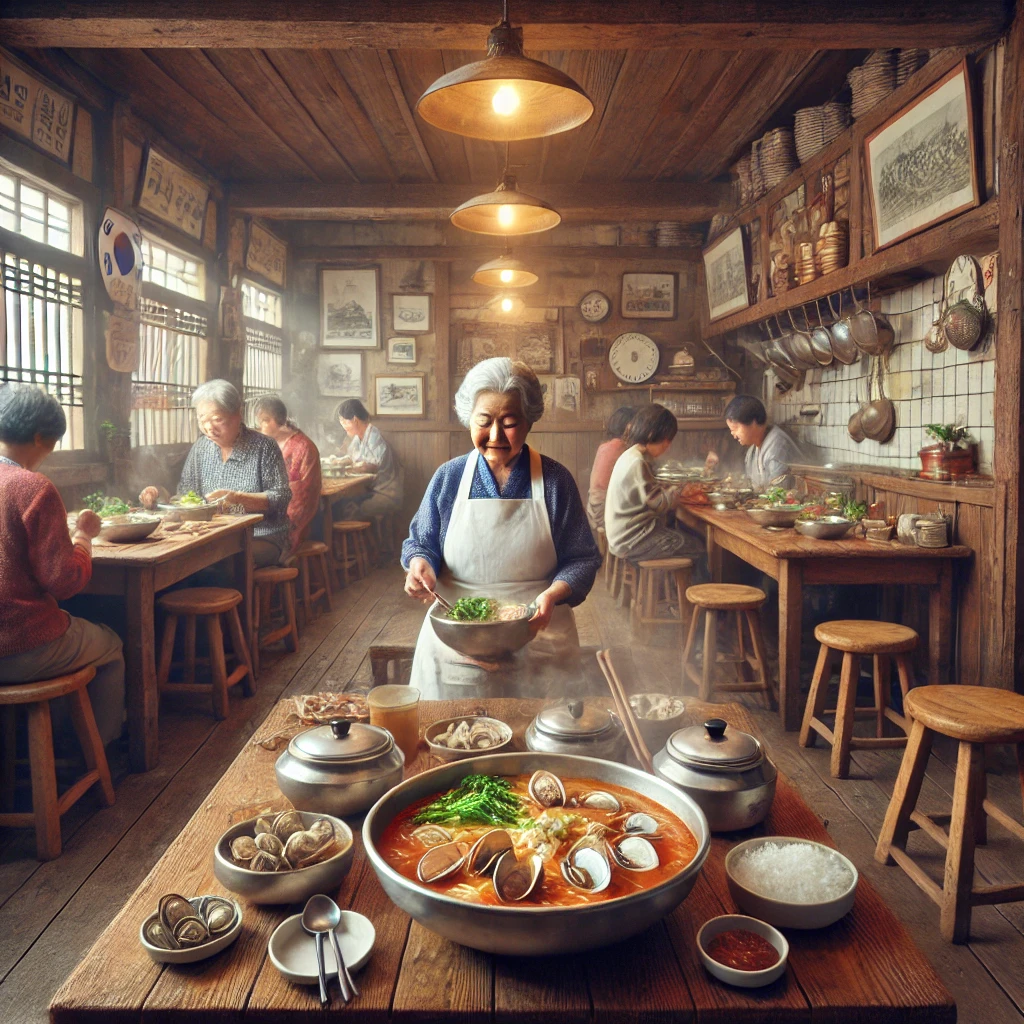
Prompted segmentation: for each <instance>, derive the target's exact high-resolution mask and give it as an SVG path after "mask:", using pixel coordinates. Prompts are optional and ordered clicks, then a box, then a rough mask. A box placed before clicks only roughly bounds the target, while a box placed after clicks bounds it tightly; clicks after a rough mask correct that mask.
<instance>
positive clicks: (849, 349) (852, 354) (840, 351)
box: [828, 292, 863, 440]
mask: <svg viewBox="0 0 1024 1024" xmlns="http://www.w3.org/2000/svg"><path fill="white" fill-rule="evenodd" d="M828 308H829V311H830V312H831V313H832V316H833V317H834V318H835V319H834V322H833V324H832V326H831V327H830V328H829V334H830V335H831V336H832V355H833V356H834V357H835V359H836V361H837V362H840V363H843V364H844V365H846V366H850V365H851V364H853V363H855V362H857V360H858V359H860V349H858V348H857V346H856V344H854V341H853V338H852V337H851V336H850V318H849V317H848V316H846V317H844V316H843V293H842V292H840V293H839V313H838V314H837V313H836V311H835V308H834V307H833V305H832V296H831V295H830V296H829V297H828ZM861 440H863V438H862V439H861Z"/></svg>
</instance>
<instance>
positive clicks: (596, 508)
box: [587, 405, 636, 533]
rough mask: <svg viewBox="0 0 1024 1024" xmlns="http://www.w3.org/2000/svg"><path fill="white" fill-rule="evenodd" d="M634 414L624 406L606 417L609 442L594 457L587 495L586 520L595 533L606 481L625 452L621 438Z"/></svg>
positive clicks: (601, 520)
mask: <svg viewBox="0 0 1024 1024" xmlns="http://www.w3.org/2000/svg"><path fill="white" fill-rule="evenodd" d="M635 412H636V410H635V409H633V408H632V407H631V406H628V405H624V406H622V408H620V409H616V410H615V412H613V413H612V414H611V416H609V417H608V425H607V426H606V427H605V432H606V433H607V434H608V438H609V440H607V441H605V442H604V444H602V445H600V446H599V447H598V449H597V452H596V453H595V455H594V466H593V468H592V469H591V470H590V491H589V493H588V495H587V519H588V520H589V521H590V528H591V529H592V530H593V531H594V532H595V533H596V532H597V530H598V529H599V528H600V527H603V526H604V501H605V495H606V494H607V493H608V481H609V480H610V479H611V477H612V467H613V466H614V465H615V463H616V461H617V460H618V457H619V456H620V455H621V454H622V453H623V452H624V451H625V450H626V442H625V441H624V440H623V437H624V436H625V433H626V427H628V426H629V421H630V420H631V419H632V418H633V414H634V413H635Z"/></svg>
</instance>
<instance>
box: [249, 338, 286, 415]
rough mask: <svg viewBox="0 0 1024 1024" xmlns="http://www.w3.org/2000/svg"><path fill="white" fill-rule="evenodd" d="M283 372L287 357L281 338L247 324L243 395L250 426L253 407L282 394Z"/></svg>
mask: <svg viewBox="0 0 1024 1024" xmlns="http://www.w3.org/2000/svg"><path fill="white" fill-rule="evenodd" d="M283 368H284V355H283V346H282V343H281V338H280V336H279V335H278V334H277V333H275V332H272V331H266V330H263V329H261V328H259V327H255V326H253V325H252V324H246V325H245V370H244V372H243V375H242V393H243V396H244V398H245V417H246V421H247V422H250V423H251V422H252V407H253V405H254V404H255V403H256V400H257V399H258V398H260V397H261V396H262V395H266V394H278V393H279V392H280V390H281V383H282V377H283Z"/></svg>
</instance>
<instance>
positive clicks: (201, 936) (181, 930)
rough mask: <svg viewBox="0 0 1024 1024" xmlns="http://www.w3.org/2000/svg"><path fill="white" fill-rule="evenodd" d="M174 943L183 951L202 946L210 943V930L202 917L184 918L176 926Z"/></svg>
mask: <svg viewBox="0 0 1024 1024" xmlns="http://www.w3.org/2000/svg"><path fill="white" fill-rule="evenodd" d="M174 941H175V942H177V944H178V945H179V946H180V947H181V948H182V949H189V948H190V947H192V946H201V945H202V944H203V943H204V942H209V941H210V930H209V928H207V927H206V922H205V921H204V920H203V919H202V918H201V917H196V916H195V915H193V916H191V917H183V918H182V919H181V920H180V921H179V922H178V923H177V924H176V925H175V926H174Z"/></svg>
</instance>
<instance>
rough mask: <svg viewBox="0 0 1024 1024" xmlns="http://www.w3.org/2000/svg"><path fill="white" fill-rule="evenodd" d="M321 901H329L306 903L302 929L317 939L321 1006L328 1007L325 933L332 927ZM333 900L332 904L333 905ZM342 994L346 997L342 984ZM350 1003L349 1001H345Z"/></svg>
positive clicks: (318, 897) (339, 975) (319, 898)
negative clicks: (326, 917)
mask: <svg viewBox="0 0 1024 1024" xmlns="http://www.w3.org/2000/svg"><path fill="white" fill-rule="evenodd" d="M321 899H327V897H325V896H324V897H321V896H310V897H309V900H308V901H307V902H306V906H305V908H304V909H303V911H302V927H303V928H304V929H305V930H306V931H307V932H309V934H310V935H312V936H313V937H314V938H315V939H316V972H317V976H318V977H319V979H320V1005H321V1006H326V1005H327V1003H328V996H327V971H326V969H325V968H324V932H326V931H330V929H331V927H332V926H331V925H330V924H329V923H328V922H327V920H326V919H325V916H324V913H323V904H322V903H321V902H320V900H321ZM333 902H334V901H333V900H332V901H331V903H332V904H333ZM338 978H339V980H340V978H341V973H340V971H339V973H338ZM341 994H342V996H344V995H345V986H344V983H342V986H341ZM345 1001H346V1002H348V999H347V998H346V999H345Z"/></svg>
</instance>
